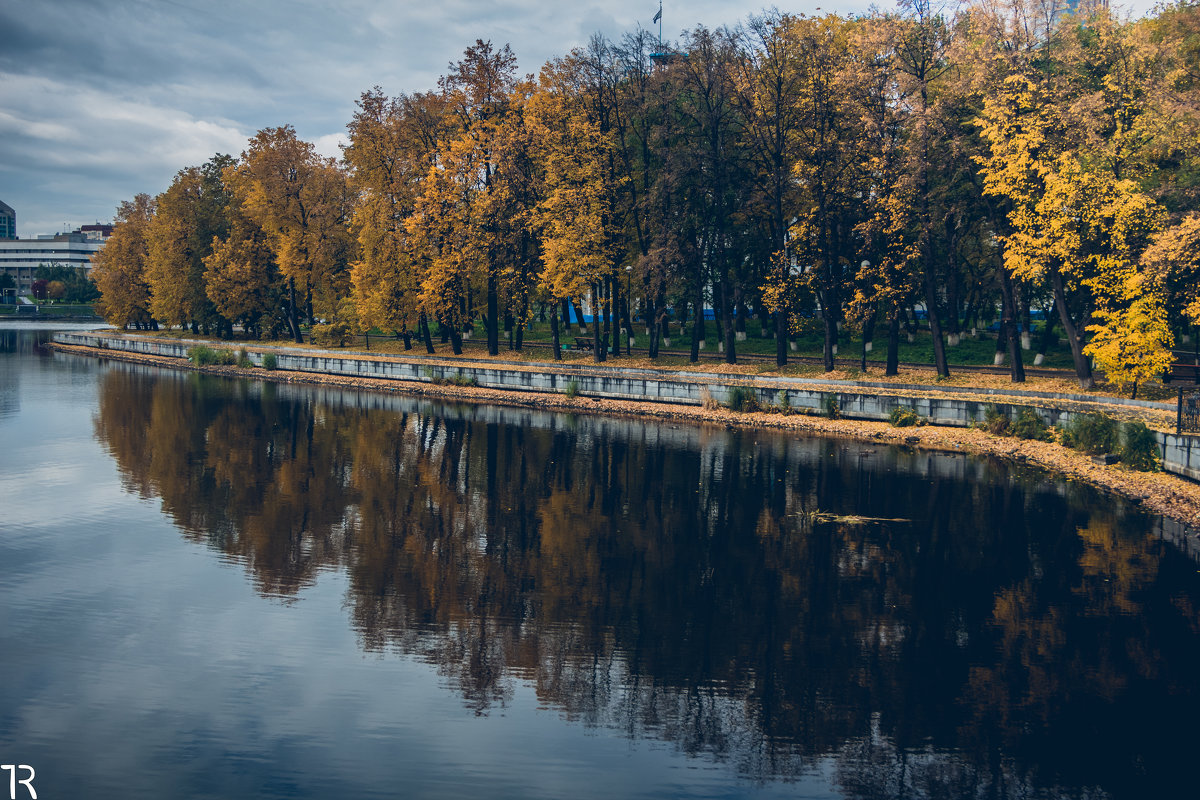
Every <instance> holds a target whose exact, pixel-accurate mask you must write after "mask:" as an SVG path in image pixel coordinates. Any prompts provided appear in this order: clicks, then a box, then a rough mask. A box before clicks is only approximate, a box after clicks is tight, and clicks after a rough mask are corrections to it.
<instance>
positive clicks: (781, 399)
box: [775, 389, 792, 414]
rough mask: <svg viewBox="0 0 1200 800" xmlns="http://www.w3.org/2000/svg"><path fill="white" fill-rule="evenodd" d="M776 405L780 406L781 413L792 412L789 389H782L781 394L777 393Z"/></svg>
mask: <svg viewBox="0 0 1200 800" xmlns="http://www.w3.org/2000/svg"><path fill="white" fill-rule="evenodd" d="M775 405H776V406H777V407H778V408H779V413H780V414H790V413H792V401H791V398H790V397H789V395H788V392H787V389H780V390H779V394H777V395H775Z"/></svg>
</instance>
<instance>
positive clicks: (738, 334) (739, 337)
mask: <svg viewBox="0 0 1200 800" xmlns="http://www.w3.org/2000/svg"><path fill="white" fill-rule="evenodd" d="M733 338H734V340H735V341H738V342H744V341H746V332H745V331H734V334H733Z"/></svg>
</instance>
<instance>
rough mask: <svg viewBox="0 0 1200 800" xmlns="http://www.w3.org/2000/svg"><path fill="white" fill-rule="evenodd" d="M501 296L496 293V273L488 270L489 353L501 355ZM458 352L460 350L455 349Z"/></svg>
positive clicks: (490, 354)
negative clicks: (499, 307)
mask: <svg viewBox="0 0 1200 800" xmlns="http://www.w3.org/2000/svg"><path fill="white" fill-rule="evenodd" d="M499 305H500V303H499V298H498V297H497V293H496V273H495V271H494V270H490V269H489V270H488V279H487V339H488V355H489V356H497V355H500V318H499V309H498V306H499ZM455 352H456V353H457V352H458V351H455Z"/></svg>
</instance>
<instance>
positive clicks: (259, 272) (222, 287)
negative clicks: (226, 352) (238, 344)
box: [204, 208, 289, 338]
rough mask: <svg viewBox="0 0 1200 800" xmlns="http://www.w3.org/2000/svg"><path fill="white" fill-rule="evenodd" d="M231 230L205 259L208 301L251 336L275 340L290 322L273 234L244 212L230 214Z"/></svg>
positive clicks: (215, 244)
mask: <svg viewBox="0 0 1200 800" xmlns="http://www.w3.org/2000/svg"><path fill="white" fill-rule="evenodd" d="M229 218H230V219H229V230H228V232H227V234H226V235H225V237H224V238H221V239H215V240H214V241H213V246H212V252H211V253H210V254H209V255H207V256H205V258H204V285H205V291H206V292H207V294H208V299H209V300H210V301H211V302H212V303H213V307H214V308H215V309H216V311H217V313H218V314H220V315H221V316H222V317H223V318H224V319H227V320H229V321H230V322H233V323H236V324H239V325H241V326H242V330H243V331H244V332H245V333H246V335H247V336H248V337H251V338H260V337H261V336H262V334H263V333H264V332H269V333H270V334H271V335H272V337H274V336H275V335H276V334H277V333H278V332H279V331H280V330H281V329H282V328H283V327H284V326H287V325H289V323H288V316H289V315H288V314H287V313H286V312H287V310H288V307H287V304H286V303H285V301H284V296H283V289H284V286H283V283H282V281H281V280H280V276H279V271H278V269H277V267H276V263H275V251H274V249H273V248H272V247H271V241H270V238H269V237H268V235H267V233H266V232H265V231H264V230H263V229H262V228H261V227H259V225H258V223H256V222H255V221H254V220H252V219H251V218H250V217H249V216H248V215H247V214H245V213H244V212H243V211H241V210H240V209H238V208H230V209H229Z"/></svg>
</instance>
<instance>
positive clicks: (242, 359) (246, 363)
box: [237, 350, 254, 369]
mask: <svg viewBox="0 0 1200 800" xmlns="http://www.w3.org/2000/svg"><path fill="white" fill-rule="evenodd" d="M237 365H238V366H239V367H241V368H242V369H250V367H253V366H254V362H253V361H251V360H250V354H249V353H247V352H246V351H245V350H238V354H237Z"/></svg>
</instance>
